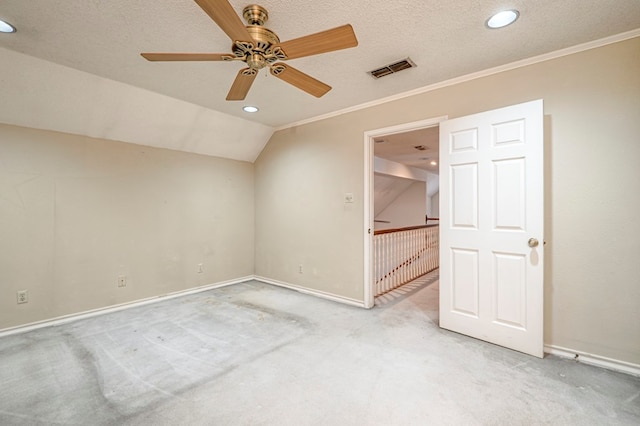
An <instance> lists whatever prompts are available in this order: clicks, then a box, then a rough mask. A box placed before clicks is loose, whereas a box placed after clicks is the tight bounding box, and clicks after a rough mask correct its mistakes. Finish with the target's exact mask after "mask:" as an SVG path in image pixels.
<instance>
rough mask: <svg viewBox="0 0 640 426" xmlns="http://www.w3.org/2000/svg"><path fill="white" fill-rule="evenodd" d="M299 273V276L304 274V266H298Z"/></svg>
mask: <svg viewBox="0 0 640 426" xmlns="http://www.w3.org/2000/svg"><path fill="white" fill-rule="evenodd" d="M298 273H299V274H302V273H303V269H302V265H298Z"/></svg>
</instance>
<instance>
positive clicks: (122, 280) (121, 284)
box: [118, 275, 127, 287]
mask: <svg viewBox="0 0 640 426" xmlns="http://www.w3.org/2000/svg"><path fill="white" fill-rule="evenodd" d="M126 286H127V277H126V276H124V275H120V276H119V277H118V287H126Z"/></svg>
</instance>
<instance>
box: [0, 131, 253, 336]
mask: <svg viewBox="0 0 640 426" xmlns="http://www.w3.org/2000/svg"><path fill="white" fill-rule="evenodd" d="M253 227H254V190H253V165H252V164H251V163H247V162H240V161H234V160H224V159H219V158H215V157H207V156H201V155H196V154H188V153H183V152H176V151H170V150H165V149H159V148H150V147H143V146H139V145H132V144H125V143H119V142H113V141H106V140H101V139H91V138H87V137H81V136H74V135H69V134H64V133H57V132H49V131H40V130H33V129H27V128H22V127H15V126H8V125H0V235H1V236H2V237H1V239H0V291H1V294H2V296H1V297H0V329H2V328H6V327H11V326H15V325H19V324H26V323H30V322H34V321H39V320H44V319H50V318H54V317H58V316H61V315H66V314H71V313H77V312H82V311H86V310H90V309H96V308H102V307H106V306H110V305H114V304H119V303H123V302H128V301H132V300H137V299H142V298H146V297H151V296H157V295H162V294H166V293H170V292H174V291H179V290H184V289H188V288H192V287H197V286H202V285H207V284H211V283H216V282H220V281H225V280H231V279H236V278H240V277H245V276H250V275H252V274H253V272H254V271H253V263H254V261H253V246H254V229H253ZM199 263H202V264H203V273H197V264H199ZM119 275H125V276H126V277H127V287H126V288H118V287H117V278H118V276H119ZM22 289H27V290H28V291H29V299H30V300H29V303H27V304H22V305H17V304H16V291H17V290H22Z"/></svg>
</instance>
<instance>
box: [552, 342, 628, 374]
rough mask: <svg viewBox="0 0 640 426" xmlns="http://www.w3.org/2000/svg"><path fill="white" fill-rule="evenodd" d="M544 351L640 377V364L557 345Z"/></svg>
mask: <svg viewBox="0 0 640 426" xmlns="http://www.w3.org/2000/svg"><path fill="white" fill-rule="evenodd" d="M544 351H545V352H546V353H548V354H551V355H556V356H559V357H562V358H571V359H573V360H576V361H577V362H583V363H585V364H589V365H595V366H596V367H602V368H606V369H608V370H614V371H619V372H622V373H627V374H631V375H633V376H638V377H640V364H634V363H631V362H626V361H620V360H617V359H613V358H607V357H604V356H600V355H594V354H590V353H587V352H582V351H576V350H574V349H568V348H563V347H560V346H555V345H544Z"/></svg>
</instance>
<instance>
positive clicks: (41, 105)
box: [0, 0, 640, 165]
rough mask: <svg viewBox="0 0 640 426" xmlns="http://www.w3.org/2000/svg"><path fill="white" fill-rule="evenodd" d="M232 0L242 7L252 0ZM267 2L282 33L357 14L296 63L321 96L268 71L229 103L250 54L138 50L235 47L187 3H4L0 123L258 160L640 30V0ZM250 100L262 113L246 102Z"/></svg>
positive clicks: (326, 25) (0, 14) (296, 33)
mask: <svg viewBox="0 0 640 426" xmlns="http://www.w3.org/2000/svg"><path fill="white" fill-rule="evenodd" d="M230 3H231V4H232V6H233V7H234V8H235V10H236V12H238V13H239V14H240V13H241V12H242V9H243V7H244V6H246V5H247V4H249V3H250V2H249V1H239V0H231V1H230ZM259 4H261V5H262V6H264V7H266V8H267V9H268V11H269V15H270V16H269V21H268V22H267V23H266V26H267V27H268V28H270V29H272V30H273V31H275V32H276V33H277V34H278V36H279V37H280V39H281V40H282V41H287V40H290V39H293V38H297V37H301V36H304V35H307V34H310V33H315V32H318V31H322V30H326V29H330V28H334V27H337V26H340V25H343V24H346V23H350V24H352V26H353V28H354V31H355V33H356V36H357V38H358V40H359V45H358V46H357V47H355V48H351V49H347V50H342V51H337V52H330V53H326V54H322V55H317V56H312V57H307V58H299V59H294V60H291V61H289V62H288V63H289V64H290V65H293V66H294V67H296V68H298V69H300V70H301V71H303V72H305V73H308V74H310V75H311V76H313V77H315V78H317V79H319V80H322V81H324V82H326V83H327V84H329V85H331V86H332V87H333V90H331V91H330V92H329V93H328V94H327V95H325V96H324V97H322V98H320V99H316V98H314V97H312V96H310V95H308V94H306V93H304V92H302V91H300V90H298V89H296V88H294V87H293V86H290V85H288V84H287V83H285V82H283V81H281V80H279V79H277V78H275V77H273V76H271V75H268V73H267V72H266V71H262V72H261V73H260V75H259V76H258V77H257V78H256V81H255V83H254V84H253V87H252V89H251V91H250V92H249V95H248V97H247V99H246V101H243V102H237V101H236V102H228V101H225V100H224V99H225V96H226V94H227V92H228V90H229V87H230V85H231V83H232V81H233V80H234V78H235V75H236V73H237V72H238V70H239V69H240V68H242V67H243V65H244V64H241V63H239V62H232V63H225V62H200V63H198V62H186V63H175V62H173V63H161V62H160V63H158V62H156V63H151V62H147V61H146V60H144V59H143V58H141V57H140V52H154V51H155V52H163V51H164V52H174V51H175V52H214V53H225V52H229V51H230V48H231V43H230V40H229V39H228V38H227V36H226V35H225V34H224V33H223V32H222V30H220V29H219V28H218V27H217V25H216V24H215V23H214V22H213V21H212V20H211V19H210V18H209V17H208V16H207V14H206V13H204V11H203V10H202V9H201V8H200V7H199V6H198V5H197V4H196V3H195V2H194V1H193V0H135V1H131V0H109V1H105V0H2V1H0V18H1V19H5V20H7V21H9V22H11V23H12V24H13V25H15V26H16V27H17V29H18V31H17V33H15V34H0V62H1V63H3V69H2V73H3V74H4V75H3V74H0V92H1V93H2V97H3V100H5V102H3V105H0V122H4V123H9V124H18V125H23V126H29V127H36V128H45V129H51V130H58V131H66V132H71V133H80V134H85V135H88V136H96V137H104V138H111V139H116V140H123V141H126V142H133V143H141V144H149V145H153V146H161V147H165V148H171V149H178V150H185V151H190V152H198V153H203V154H207V155H216V156H221V157H228V158H235V159H239V160H245V161H253V160H255V158H256V157H257V155H258V154H259V153H260V151H261V150H262V148H263V146H264V144H266V143H267V141H268V139H269V137H270V135H271V133H272V132H273V129H274V128H278V127H284V126H287V125H290V124H292V123H296V122H300V121H304V120H309V119H313V118H314V117H318V116H322V115H324V114H331V113H333V112H335V111H339V110H342V109H346V108H350V107H354V106H358V105H361V104H365V103H368V102H374V101H376V100H379V99H383V98H386V97H389V96H393V95H397V94H399V93H403V92H408V91H412V90H418V89H420V88H422V87H425V86H429V85H432V84H436V83H439V82H442V81H446V80H449V79H452V78H455V77H459V76H464V75H467V74H470V73H474V72H478V71H482V70H486V69H490V68H493V67H496V66H500V65H505V64H508V63H512V62H514V61H518V60H522V59H526V58H530V57H534V56H537V55H542V54H545V53H549V52H553V51H556V50H559V49H563V48H566V47H571V46H574V45H578V44H582V43H586V42H589V41H594V40H599V39H602V38H604V37H607V36H612V35H617V34H621V33H624V32H627V31H632V30H637V29H638V28H640V1H639V0H560V1H559V0H536V1H530V0H448V1H442V0H393V1H389V0H368V1H366V2H364V1H355V2H344V1H339V0H313V1H292V0H261V1H260V2H259ZM507 8H513V9H518V10H519V11H520V19H519V20H518V21H517V22H516V23H515V24H514V25H512V26H509V27H507V28H503V29H500V30H488V29H487V28H486V27H485V25H484V23H485V20H486V19H487V18H488V17H489V16H490V15H491V14H492V13H494V12H496V11H498V10H502V9H507ZM636 35H637V33H636ZM405 57H411V59H412V60H413V61H414V62H415V63H416V65H417V67H416V68H413V69H409V70H406V71H402V72H401V73H398V74H393V75H391V76H388V77H384V78H381V79H379V80H375V79H373V78H372V77H371V76H370V75H368V74H367V71H370V70H372V69H375V68H378V67H380V66H383V65H385V64H388V63H391V62H394V61H397V60H399V59H403V58H405ZM9 62H11V66H6V65H7V64H8V63H9ZM6 100H8V102H7V101H6ZM245 104H253V105H256V106H258V107H259V108H260V112H259V113H257V114H253V115H248V114H246V113H244V112H242V110H241V107H242V106H243V105H245ZM229 115H232V116H235V117H237V118H235V117H229ZM100 120H102V122H100ZM406 143H408V144H411V143H413V142H406ZM225 144H226V145H225ZM396 154H397V155H401V154H402V153H400V152H398V153H396ZM421 154H425V153H419V156H421V157H431V156H432V154H433V151H431V152H429V151H427V152H426V154H425V155H421ZM407 161H409V160H407ZM422 161H424V160H422ZM414 165H418V164H414Z"/></svg>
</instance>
